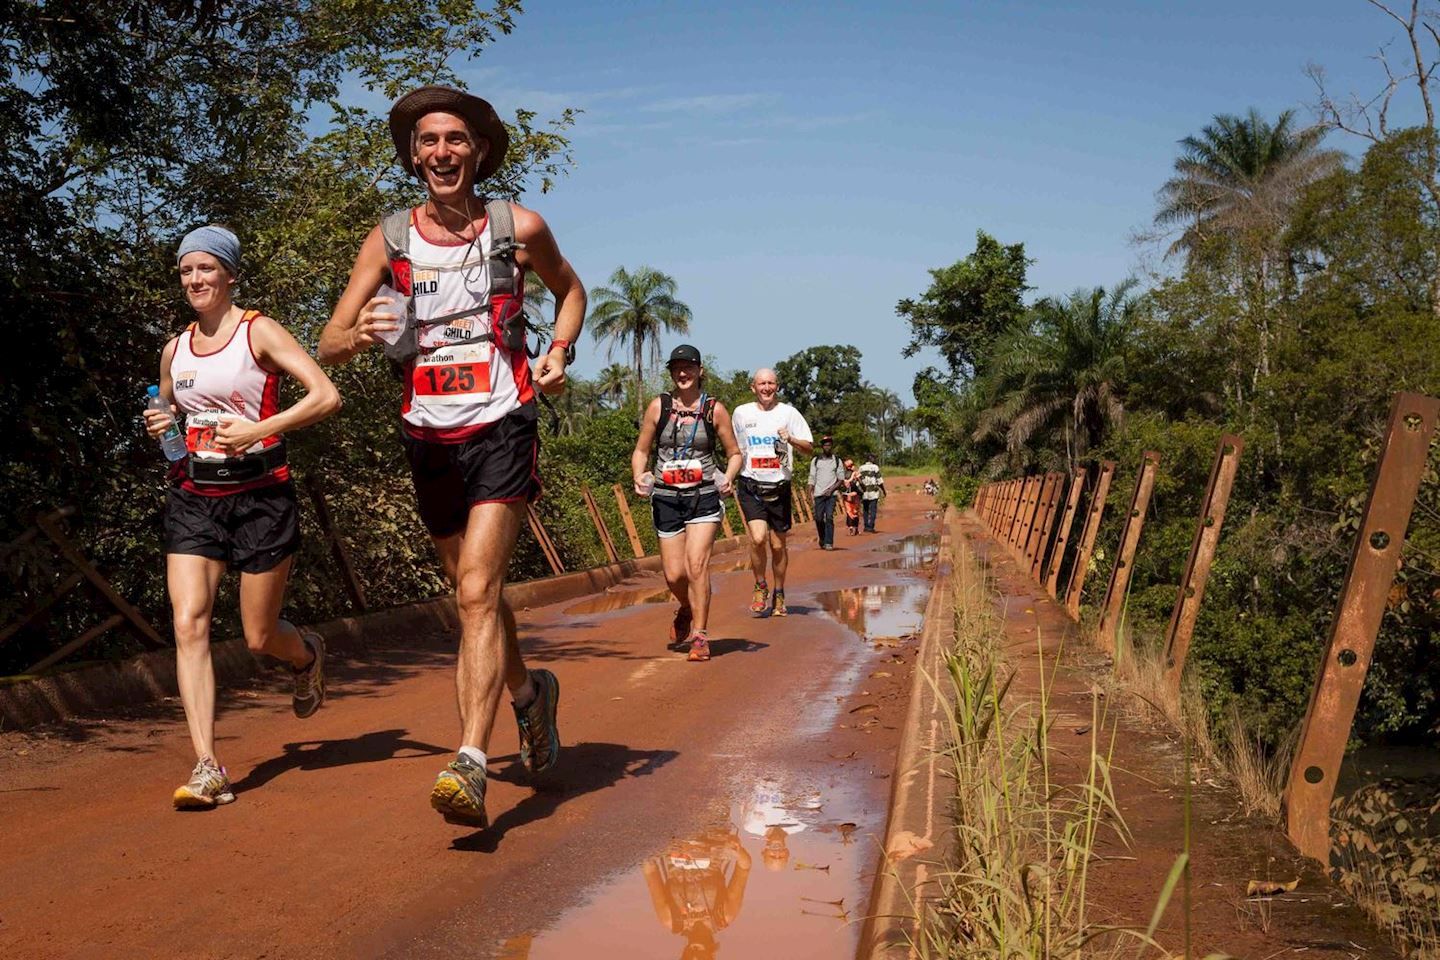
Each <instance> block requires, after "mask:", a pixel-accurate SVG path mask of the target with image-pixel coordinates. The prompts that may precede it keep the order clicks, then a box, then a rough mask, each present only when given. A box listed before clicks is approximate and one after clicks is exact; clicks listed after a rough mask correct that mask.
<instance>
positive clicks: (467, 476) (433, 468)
mask: <svg viewBox="0 0 1440 960" xmlns="http://www.w3.org/2000/svg"><path fill="white" fill-rule="evenodd" d="M538 420H539V417H538V415H537V414H536V412H535V404H533V403H527V404H525V405H524V406H523V407H521V408H520V409H518V410H516V411H515V412H514V413H509V414H506V415H505V416H504V417H502V418H501V419H499V420H497V421H496V422H495V423H494V424H493V425H491V426H490V427H487V428H486V429H484V430H482V431H481V432H479V433H477V434H475V435H474V436H472V437H469V438H467V439H465V440H461V441H459V442H457V443H437V442H435V441H432V440H416V439H415V438H414V437H412V436H410V435H409V434H407V433H405V432H404V430H403V428H402V430H401V437H402V438H403V439H404V441H405V456H406V458H407V459H408V460H409V461H410V476H411V478H412V479H413V480H414V481H415V499H416V501H417V502H418V505H419V508H420V521H421V522H422V523H424V524H425V529H426V530H428V531H430V535H431V536H432V537H449V536H454V535H455V534H457V533H461V532H463V531H464V530H465V524H466V523H467V522H468V521H469V517H470V508H471V507H472V506H474V505H475V504H477V503H515V502H517V501H521V500H527V501H528V500H534V499H535V498H536V497H538V496H539V495H540V430H539V428H538Z"/></svg>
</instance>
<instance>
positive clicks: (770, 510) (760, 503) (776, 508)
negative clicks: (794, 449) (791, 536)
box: [739, 477, 790, 533]
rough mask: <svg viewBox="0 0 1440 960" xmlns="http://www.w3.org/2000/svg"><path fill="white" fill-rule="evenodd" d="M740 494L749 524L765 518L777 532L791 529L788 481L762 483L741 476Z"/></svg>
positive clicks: (746, 520) (741, 503) (741, 504)
mask: <svg viewBox="0 0 1440 960" xmlns="http://www.w3.org/2000/svg"><path fill="white" fill-rule="evenodd" d="M739 496H740V506H741V508H742V509H743V510H744V511H745V522H746V523H747V524H748V523H749V522H750V521H752V520H764V521H765V522H766V523H767V524H768V525H769V526H770V529H771V530H774V531H775V532H776V533H785V532H787V531H788V530H789V529H790V483H789V482H788V481H786V482H785V483H780V484H764V485H761V484H757V483H756V482H755V481H754V480H751V479H750V478H749V477H741V478H740V487H739Z"/></svg>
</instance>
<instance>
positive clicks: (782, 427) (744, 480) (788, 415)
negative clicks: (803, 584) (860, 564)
mask: <svg viewBox="0 0 1440 960" xmlns="http://www.w3.org/2000/svg"><path fill="white" fill-rule="evenodd" d="M779 387H780V384H779V382H778V381H777V380H776V379H775V371H774V370H771V369H770V368H768V367H761V368H760V369H759V370H756V371H755V376H754V378H753V379H752V380H751V381H750V389H751V390H752V391H754V393H755V402H754V403H742V404H741V405H740V406H738V407H736V408H735V412H734V413H733V414H731V417H730V420H731V423H732V424H733V425H734V427H735V439H736V440H738V441H739V442H740V452H741V453H742V454H743V455H744V457H745V462H744V465H743V466H742V467H741V468H740V484H739V486H738V487H737V488H736V491H735V497H736V500H737V501H738V502H739V504H740V509H741V511H743V513H744V515H745V529H746V532H747V533H749V535H750V569H751V570H752V571H754V573H755V593H754V595H753V597H752V599H751V602H750V610H751V611H752V612H754V613H764V612H765V608H766V607H767V606H768V607H770V614H771V616H775V617H783V616H785V568H786V567H787V566H788V565H789V561H790V557H789V553H788V552H787V551H786V549H785V535H786V534H787V533H788V532H789V530H790V506H791V499H790V475H791V472H792V470H793V469H794V466H795V451H797V450H798V451H800V452H801V453H803V454H806V455H809V454H810V453H811V452H813V451H814V449H815V444H814V439H813V437H812V436H811V434H810V425H809V424H808V423H806V422H805V418H804V417H802V416H800V411H798V410H796V409H795V408H794V407H792V406H790V404H788V403H781V402H780V401H779V400H778V399H776V396H775V394H776V391H777V390H778V389H779ZM767 544H768V546H769V562H770V571H771V573H772V574H773V575H774V594H773V604H772V602H771V601H772V594H771V592H770V590H771V585H770V583H769V582H768V581H767V580H766V579H765V564H766V546H767Z"/></svg>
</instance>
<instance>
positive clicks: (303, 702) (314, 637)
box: [290, 630, 325, 720]
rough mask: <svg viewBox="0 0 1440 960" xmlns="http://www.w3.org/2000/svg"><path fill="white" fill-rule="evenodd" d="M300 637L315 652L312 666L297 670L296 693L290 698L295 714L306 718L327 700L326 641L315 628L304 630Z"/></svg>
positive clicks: (295, 672) (291, 707) (302, 718)
mask: <svg viewBox="0 0 1440 960" xmlns="http://www.w3.org/2000/svg"><path fill="white" fill-rule="evenodd" d="M300 639H301V640H303V641H305V646H307V647H309V648H310V652H311V653H313V654H315V659H314V660H311V661H310V666H308V667H306V668H305V669H303V670H295V671H294V674H295V693H294V695H293V696H292V697H291V699H290V709H292V710H294V711H295V716H297V717H299V718H300V719H301V720H304V719H305V718H306V717H308V716H312V715H313V714H314V713H315V711H316V710H319V709H320V707H321V705H322V704H324V702H325V641H324V640H323V639H321V637H320V634H318V633H316V632H314V631H313V630H302V631H301V632H300Z"/></svg>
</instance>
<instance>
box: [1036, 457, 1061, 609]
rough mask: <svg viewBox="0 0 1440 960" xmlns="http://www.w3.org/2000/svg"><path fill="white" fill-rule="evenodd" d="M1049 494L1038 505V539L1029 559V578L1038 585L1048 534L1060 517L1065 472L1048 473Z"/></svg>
mask: <svg viewBox="0 0 1440 960" xmlns="http://www.w3.org/2000/svg"><path fill="white" fill-rule="evenodd" d="M1050 477H1051V481H1050V496H1048V497H1047V498H1046V499H1045V502H1044V503H1043V504H1041V506H1040V511H1041V512H1040V518H1041V519H1040V539H1039V540H1038V541H1037V542H1036V544H1035V555H1034V557H1033V558H1032V559H1031V561H1030V579H1031V580H1034V581H1035V583H1036V584H1037V585H1038V584H1039V583H1040V582H1041V577H1040V573H1041V571H1042V570H1044V569H1045V557H1046V555H1047V553H1048V552H1049V548H1050V535H1051V534H1052V533H1054V532H1055V523H1056V521H1057V520H1059V519H1060V510H1059V507H1060V498H1061V496H1062V495H1063V494H1064V493H1065V474H1063V473H1059V472H1056V473H1052V474H1050Z"/></svg>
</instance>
